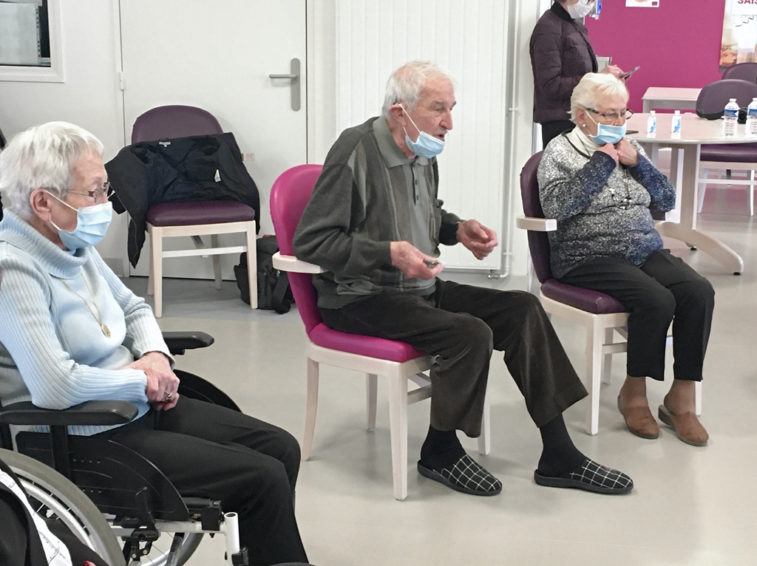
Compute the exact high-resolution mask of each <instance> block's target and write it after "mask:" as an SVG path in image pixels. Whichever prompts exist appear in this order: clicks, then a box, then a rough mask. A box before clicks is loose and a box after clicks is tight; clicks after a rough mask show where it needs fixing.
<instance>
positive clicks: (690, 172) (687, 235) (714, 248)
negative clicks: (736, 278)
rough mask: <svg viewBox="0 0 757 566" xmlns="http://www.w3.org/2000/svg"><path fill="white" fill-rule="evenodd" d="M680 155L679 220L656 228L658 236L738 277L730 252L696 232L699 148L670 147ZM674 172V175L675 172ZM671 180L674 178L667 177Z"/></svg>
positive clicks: (739, 265)
mask: <svg viewBox="0 0 757 566" xmlns="http://www.w3.org/2000/svg"><path fill="white" fill-rule="evenodd" d="M679 148H680V149H682V151H683V167H682V169H683V171H682V173H683V176H682V179H681V199H680V207H681V219H680V221H679V222H678V223H675V222H671V221H669V222H663V223H661V224H659V225H658V226H657V230H658V231H659V232H660V234H661V235H663V236H667V237H669V238H675V239H676V240H681V241H682V242H686V244H688V245H690V246H693V247H695V248H697V249H699V250H701V251H703V252H704V253H706V254H708V255H710V256H712V257H713V258H714V259H715V260H716V261H718V262H720V263H721V264H723V265H724V266H725V267H727V268H728V269H729V270H730V271H731V272H733V273H734V274H740V273H741V272H742V271H744V260H742V259H741V256H739V254H737V253H736V252H735V251H734V250H733V249H731V248H730V247H729V246H727V245H726V244H724V243H723V242H721V241H719V240H717V239H715V238H713V237H712V236H708V235H707V234H705V233H703V232H701V231H699V230H697V193H698V192H699V183H698V176H699V151H700V146H699V145H697V144H686V145H680V146H673V153H674V155H675V152H676V149H679ZM676 161H677V160H676V159H672V160H671V169H672V170H677V166H674V162H676ZM676 172H677V171H676ZM671 177H673V179H675V178H676V177H677V175H673V174H671Z"/></svg>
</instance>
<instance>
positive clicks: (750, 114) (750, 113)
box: [746, 97, 757, 136]
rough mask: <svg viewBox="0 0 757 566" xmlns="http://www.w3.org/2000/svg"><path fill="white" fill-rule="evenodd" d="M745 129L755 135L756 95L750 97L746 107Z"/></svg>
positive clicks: (756, 117) (756, 124)
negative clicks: (750, 100) (750, 99)
mask: <svg viewBox="0 0 757 566" xmlns="http://www.w3.org/2000/svg"><path fill="white" fill-rule="evenodd" d="M746 131H747V133H748V134H749V135H752V136H754V135H757V97H755V98H753V99H752V102H750V103H749V106H747V109H746Z"/></svg>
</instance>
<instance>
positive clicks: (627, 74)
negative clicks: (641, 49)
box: [620, 65, 641, 79]
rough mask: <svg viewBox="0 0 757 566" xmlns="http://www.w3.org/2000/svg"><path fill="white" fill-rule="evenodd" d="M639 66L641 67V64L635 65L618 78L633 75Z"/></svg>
mask: <svg viewBox="0 0 757 566" xmlns="http://www.w3.org/2000/svg"><path fill="white" fill-rule="evenodd" d="M640 67H641V65H636V66H635V67H634V68H633V69H631V70H630V71H626V72H625V73H623V74H622V75H620V78H621V79H627V78H628V77H630V76H631V75H633V74H634V73H635V72H636V71H638V70H639V68H640Z"/></svg>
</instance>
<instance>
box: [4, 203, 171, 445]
mask: <svg viewBox="0 0 757 566" xmlns="http://www.w3.org/2000/svg"><path fill="white" fill-rule="evenodd" d="M4 214H5V216H4V218H3V220H2V222H0V400H1V401H2V403H3V404H4V405H5V404H8V403H13V402H17V401H28V400H31V401H32V402H33V403H34V404H35V405H37V406H38V407H43V408H47V409H63V408H67V407H70V406H72V405H76V404H79V403H83V402H84V401H91V400H98V399H116V400H122V401H130V402H132V403H134V404H136V405H137V407H138V408H139V413H138V415H137V417H135V418H139V417H140V416H142V415H144V414H145V413H146V412H147V411H148V409H149V404H148V402H147V397H146V395H145V387H146V383H147V378H146V376H145V374H144V372H142V371H141V370H136V369H129V368H125V366H126V365H127V364H129V363H131V362H132V361H133V360H134V359H136V358H139V357H141V356H142V355H144V354H145V353H147V352H150V351H159V352H163V353H165V354H166V355H168V356H169V358H170V353H169V352H168V348H167V347H166V344H165V342H164V341H163V337H162V334H161V331H160V328H159V327H158V323H157V321H156V320H155V317H154V316H153V313H152V309H151V308H150V306H149V305H147V304H146V303H145V302H144V300H143V299H141V298H140V297H137V296H136V295H135V294H134V293H132V292H131V291H130V290H129V289H128V288H127V287H126V286H125V285H124V284H123V283H122V282H121V280H120V279H119V278H118V277H117V276H116V275H115V274H114V273H113V272H112V271H111V270H110V268H108V266H107V265H106V264H105V262H104V261H103V260H102V258H101V257H100V255H99V254H98V253H97V251H96V250H95V249H94V248H87V249H81V250H77V251H76V253H74V254H71V253H69V252H66V251H64V250H62V249H61V248H59V247H58V246H56V245H55V244H53V243H52V242H51V241H50V240H48V239H47V238H45V237H44V236H43V235H42V234H40V233H39V232H38V231H37V230H36V229H34V228H33V227H32V226H31V225H30V224H28V223H27V222H25V221H24V220H23V219H21V218H20V217H18V216H17V215H15V214H14V213H13V212H10V211H7V210H6V211H4ZM62 281H65V282H66V283H67V284H68V286H66V284H64V283H63V282H62ZM69 287H70V288H69ZM87 303H89V307H88V306H87ZM95 305H96V308H95ZM97 318H101V319H102V322H103V323H105V324H106V325H107V326H108V328H109V331H110V336H106V335H105V334H104V333H103V332H102V330H101V328H100V324H99V322H98V321H97ZM108 428H112V427H100V426H97V427H95V426H86V427H70V429H69V430H70V432H71V433H73V434H95V433H97V432H102V431H104V430H107V429H108Z"/></svg>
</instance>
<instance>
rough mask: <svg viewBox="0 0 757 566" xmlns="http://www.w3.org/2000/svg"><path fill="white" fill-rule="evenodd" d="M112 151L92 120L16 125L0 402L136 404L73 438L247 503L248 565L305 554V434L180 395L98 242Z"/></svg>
mask: <svg viewBox="0 0 757 566" xmlns="http://www.w3.org/2000/svg"><path fill="white" fill-rule="evenodd" d="M102 149H103V146H102V143H101V142H100V141H99V140H98V139H97V138H95V137H94V136H93V135H92V134H91V133H89V132H87V131H85V130H83V129H82V128H80V127H78V126H74V125H72V124H67V123H64V122H51V123H47V124H43V125H41V126H37V127H33V128H30V129H29V130H27V131H25V132H22V133H20V134H18V135H17V136H16V137H14V138H13V139H12V140H11V141H10V142H9V144H8V146H7V148H6V149H5V150H4V151H3V152H2V154H0V193H1V194H2V198H3V205H4V207H5V209H4V217H3V219H2V221H1V222H0V313H2V315H1V316H2V322H1V323H0V402H2V405H3V406H5V407H7V406H8V405H9V404H14V403H18V402H28V401H31V403H32V404H33V405H35V406H36V407H41V408H44V409H58V410H60V409H68V408H70V407H73V406H80V405H81V404H82V403H86V402H90V401H103V400H115V401H120V402H128V403H130V404H132V405H133V410H132V414H130V415H127V416H126V417H124V419H123V420H126V421H127V422H125V423H119V419H118V418H117V417H113V416H110V417H108V416H105V417H103V416H102V415H100V416H99V417H97V418H95V420H93V421H88V420H86V418H85V417H77V418H75V419H74V420H73V421H71V420H69V421H64V423H63V424H65V425H68V426H67V428H68V432H69V433H71V434H73V435H75V436H72V437H71V446H72V447H75V446H76V445H77V442H78V440H77V439H81V437H88V438H89V439H92V440H99V441H102V442H103V443H104V445H105V444H108V443H118V444H120V445H122V446H125V447H127V449H131V450H133V451H134V452H135V453H137V454H138V455H141V456H144V457H145V458H147V460H149V461H150V462H152V464H154V466H155V467H156V468H157V470H159V472H158V473H162V474H163V475H164V476H165V477H166V478H167V479H168V480H169V481H170V483H171V484H173V486H175V488H176V490H178V492H179V493H180V494H181V496H183V497H194V498H206V499H211V500H218V501H220V503H221V506H222V508H223V510H224V511H227V512H228V511H231V512H235V513H236V514H237V516H238V521H239V540H240V543H241V545H242V546H243V547H246V548H247V549H248V550H249V554H250V559H251V563H252V564H276V563H280V562H307V557H306V554H305V550H304V548H303V544H302V541H301V539H300V535H299V531H298V527H297V523H296V519H295V516H294V509H293V500H292V494H293V492H294V487H295V483H296V480H297V474H298V471H299V460H300V452H299V446H298V444H297V442H296V440H295V439H294V438H293V437H292V436H291V435H290V434H289V433H287V432H286V431H284V430H282V429H280V428H277V427H275V426H273V425H270V424H267V423H265V422H262V421H259V420H257V419H254V418H252V417H250V416H247V415H244V414H242V413H241V412H239V411H235V410H233V409H230V408H228V407H225V406H221V405H217V404H213V403H208V402H205V401H202V400H198V399H195V398H190V397H189V396H187V395H185V394H183V389H181V388H180V380H179V378H178V377H177V375H176V373H174V371H173V362H174V359H173V356H172V353H171V351H170V350H169V348H168V346H167V345H166V341H165V340H164V338H163V336H162V334H161V331H160V329H159V327H158V324H157V322H156V320H155V318H154V316H153V313H152V310H151V309H150V307H149V306H148V305H147V304H146V303H145V302H144V301H143V300H142V299H141V298H139V297H137V296H135V295H134V294H133V293H132V292H131V291H130V290H129V289H128V288H127V287H125V286H124V284H123V283H122V282H121V281H120V280H119V278H118V277H117V276H116V275H115V274H114V273H113V272H112V271H111V270H110V269H109V268H108V267H107V266H106V264H105V263H104V261H103V260H102V258H101V257H100V255H99V254H98V253H97V251H96V250H95V248H94V247H93V246H94V245H95V244H96V243H97V242H99V241H100V239H101V238H102V237H103V236H104V235H105V232H106V230H107V228H108V225H109V223H110V219H111V204H110V202H109V201H108V194H107V192H108V182H107V173H106V171H105V168H104V167H103V161H102ZM190 343H191V340H190ZM189 347H192V346H191V345H190V346H189ZM226 404H227V405H228V403H226ZM85 406H86V405H85ZM134 408H135V409H134ZM48 412H49V411H48ZM22 421H23V419H22ZM16 422H21V421H16ZM25 422H26V423H27V424H31V423H34V422H38V421H34V419H32V418H29V419H28V420H26V421H25ZM72 422H74V423H76V424H74V425H71V423H72ZM90 423H94V424H90ZM105 423H110V424H105ZM114 423H115V424H114ZM59 424H60V423H59ZM63 428H64V429H65V428H66V427H65V426H64V427H63ZM19 436H21V435H19ZM17 441H18V438H17ZM48 442H49V441H48ZM19 446H21V443H19ZM72 449H73V448H72ZM30 451H31V452H33V450H30ZM56 461H57V460H56ZM67 465H68V464H63V466H64V467H65V466H67ZM83 489H84V488H83ZM84 491H85V492H86V491H87V490H86V489H85V490H84ZM145 515H149V510H148V509H147V507H146V506H145Z"/></svg>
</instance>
